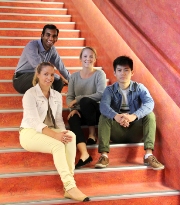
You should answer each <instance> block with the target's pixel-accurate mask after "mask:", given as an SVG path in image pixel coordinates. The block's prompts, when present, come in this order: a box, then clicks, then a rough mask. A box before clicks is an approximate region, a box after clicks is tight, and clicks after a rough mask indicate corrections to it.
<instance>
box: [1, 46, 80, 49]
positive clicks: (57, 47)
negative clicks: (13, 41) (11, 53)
mask: <svg viewBox="0 0 180 205" xmlns="http://www.w3.org/2000/svg"><path fill="white" fill-rule="evenodd" d="M24 47H25V46H0V48H1V49H3V48H14V49H15V48H22V49H23V48H24ZM55 48H56V49H67V50H69V49H83V48H84V46H55Z"/></svg>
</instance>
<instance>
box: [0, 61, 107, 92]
mask: <svg viewBox="0 0 180 205" xmlns="http://www.w3.org/2000/svg"><path fill="white" fill-rule="evenodd" d="M0 58H1V57H0ZM106 82H109V79H106ZM0 83H12V80H0ZM61 94H62V93H61ZM1 95H4V94H1Z"/></svg>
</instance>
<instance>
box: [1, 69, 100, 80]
mask: <svg viewBox="0 0 180 205" xmlns="http://www.w3.org/2000/svg"><path fill="white" fill-rule="evenodd" d="M66 68H67V70H68V71H69V72H70V73H74V72H77V71H79V70H81V69H82V67H66ZM95 68H96V69H102V68H101V67H95ZM15 69H16V67H0V80H12V76H13V75H14V72H15ZM56 73H57V74H59V71H57V70H56Z"/></svg>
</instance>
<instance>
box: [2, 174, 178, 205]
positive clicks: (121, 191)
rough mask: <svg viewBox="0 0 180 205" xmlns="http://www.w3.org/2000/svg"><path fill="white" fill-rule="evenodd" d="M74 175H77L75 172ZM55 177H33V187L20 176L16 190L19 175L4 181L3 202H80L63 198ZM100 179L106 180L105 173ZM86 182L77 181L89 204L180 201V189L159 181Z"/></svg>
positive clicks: (167, 204)
mask: <svg viewBox="0 0 180 205" xmlns="http://www.w3.org/2000/svg"><path fill="white" fill-rule="evenodd" d="M86 177H87V178H88V175H85V177H83V178H82V179H83V180H84V181H86ZM32 178H33V177H32ZM75 178H77V177H76V175H75ZM55 179H56V183H55V184H54V183H52V182H51V179H49V178H48V177H47V178H46V181H45V180H43V179H41V177H34V180H36V182H39V183H38V185H36V184H32V186H31V187H29V186H28V187H27V186H26V185H25V183H26V178H25V179H23V180H21V181H22V183H21V190H17V187H18V185H19V183H20V181H18V179H17V180H12V181H11V183H9V184H8V185H6V184H4V185H5V186H7V187H8V190H7V192H3V193H0V198H1V201H2V203H3V204H11V205H17V204H18V205H21V204H26V205H30V204H36V205H38V204H39V205H42V204H43V205H44V204H51V205H52V204H77V203H78V202H77V201H73V200H70V199H65V198H64V196H63V195H64V192H63V188H62V184H61V183H60V182H59V181H60V179H59V178H58V177H55ZM100 180H102V181H103V179H102V177H101V178H100ZM8 181H9V180H8ZM23 184H24V185H23ZM87 184H88V183H86V186H84V185H79V184H77V185H78V187H79V188H80V189H81V190H82V191H83V192H84V193H85V194H87V195H88V196H89V197H90V199H91V202H88V204H91V205H107V204H108V205H119V204H121V205H127V204H129V205H130V204H132V205H140V204H143V205H144V204H146V205H159V204H162V205H170V204H171V205H179V200H178V199H179V196H178V195H179V191H176V190H173V189H170V188H168V187H166V186H164V185H162V184H161V183H159V182H156V183H151V182H150V183H135V184H133V186H132V185H129V184H126V185H123V186H120V185H119V184H118V185H117V184H111V186H110V187H111V188H110V187H109V184H108V185H107V184H103V185H99V184H98V185H97V186H96V187H94V186H93V185H92V184H88V186H87ZM13 185H14V186H13ZM46 186H48V187H50V189H47V188H46ZM39 187H43V188H39ZM57 187H58V188H57ZM42 190H43V191H42ZM5 191H6V190H5ZM23 202H24V203H23ZM159 202H162V203H159ZM80 204H84V203H80Z"/></svg>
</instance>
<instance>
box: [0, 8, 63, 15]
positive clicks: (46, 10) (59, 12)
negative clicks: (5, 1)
mask: <svg viewBox="0 0 180 205" xmlns="http://www.w3.org/2000/svg"><path fill="white" fill-rule="evenodd" d="M0 11H1V12H2V13H6V14H8V13H19V14H20V13H21V14H46V15H49V14H50V15H51V14H55V15H66V14H67V9H65V8H51V7H48V8H38V7H32V6H31V7H25V6H24V7H12V6H0Z"/></svg>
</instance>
